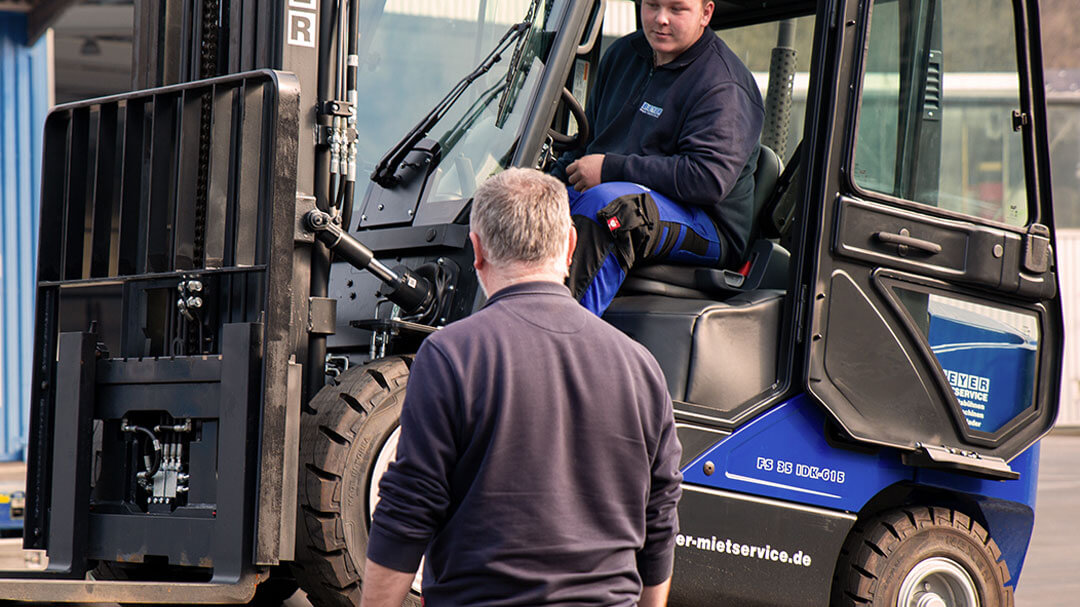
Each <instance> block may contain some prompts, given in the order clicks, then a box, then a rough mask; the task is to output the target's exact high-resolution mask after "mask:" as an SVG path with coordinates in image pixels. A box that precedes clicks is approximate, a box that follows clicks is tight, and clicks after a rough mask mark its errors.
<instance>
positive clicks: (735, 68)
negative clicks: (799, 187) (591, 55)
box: [552, 29, 765, 263]
mask: <svg viewBox="0 0 1080 607" xmlns="http://www.w3.org/2000/svg"><path fill="white" fill-rule="evenodd" d="M586 106H587V107H586V113H585V114H586V117H587V118H588V120H589V124H590V126H591V127H592V132H593V135H592V136H591V138H590V140H589V141H588V143H587V145H586V147H585V148H584V149H578V150H572V151H570V152H568V153H566V154H564V155H563V156H562V157H561V158H559V160H558V162H557V163H556V166H555V168H554V169H553V170H552V174H553V175H555V176H556V177H558V178H560V179H562V180H563V181H565V180H566V167H567V166H569V165H570V163H571V162H573V161H574V160H576V159H577V158H580V157H581V156H584V155H585V154H604V165H603V168H602V170H601V181H604V182H609V181H631V182H634V183H639V184H641V185H643V186H646V187H648V188H651V189H654V190H656V191H657V192H660V193H661V194H664V195H665V196H667V197H669V198H671V199H672V200H675V201H677V202H681V203H683V204H687V205H695V206H700V207H704V208H705V211H706V212H707V213H708V214H709V216H710V217H711V218H712V220H713V221H714V222H716V225H717V227H718V228H719V229H720V231H721V233H722V234H723V235H724V236H726V237H727V238H728V241H729V242H730V244H731V247H730V250H732V251H734V257H736V258H737V259H728V260H727V262H728V263H739V262H741V261H742V254H743V253H744V252H745V250H746V247H747V244H748V240H749V237H750V227H751V222H752V221H753V211H754V175H753V173H754V169H755V168H756V167H757V154H758V140H759V138H760V137H761V126H762V122H763V121H764V116H765V111H764V107H763V105H762V101H761V93H760V92H759V90H758V86H757V83H756V82H755V80H754V76H753V74H751V73H750V70H748V69H747V68H746V66H745V65H743V63H742V62H741V61H740V60H739V58H738V57H737V56H736V55H735V53H733V52H732V51H731V49H729V48H728V47H727V45H726V44H724V42H723V40H721V39H720V38H719V37H717V36H716V34H714V33H713V32H712V31H711V30H709V29H706V30H705V33H704V34H702V36H701V38H700V39H699V40H698V41H697V42H695V43H694V45H693V46H691V47H690V48H688V49H687V50H686V51H684V52H683V53H682V54H681V55H679V56H678V57H677V58H675V60H673V61H671V62H670V63H666V64H664V65H661V66H659V67H654V66H653V52H652V47H650V46H649V42H648V40H646V39H645V34H643V33H642V32H640V31H639V32H635V33H633V34H630V35H628V36H624V37H622V38H620V39H619V40H617V41H615V43H614V44H612V45H611V48H610V49H608V51H607V54H606V55H604V59H603V60H602V61H601V62H600V68H599V70H598V72H597V76H596V83H595V85H594V86H593V89H592V94H591V96H590V97H589V100H588V103H587V104H586Z"/></svg>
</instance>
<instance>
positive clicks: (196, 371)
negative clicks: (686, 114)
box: [0, 0, 1064, 607]
mask: <svg viewBox="0 0 1080 607" xmlns="http://www.w3.org/2000/svg"><path fill="white" fill-rule="evenodd" d="M636 11H637V7H636V6H635V5H634V3H633V2H629V1H627V0H458V1H453V2H450V1H447V0H429V1H426V2H425V1H406V0H336V1H335V0H287V1H286V2H284V3H279V2H275V3H266V2H263V1H261V0H198V1H185V2H149V1H146V0H137V2H136V7H135V21H136V23H135V43H134V50H133V58H132V61H133V63H132V65H133V67H134V70H133V73H134V77H133V86H132V89H133V90H132V92H129V93H123V94H118V95H113V96H110V97H104V98H99V99H92V100H87V101H79V102H75V103H70V104H65V105H62V106H58V107H56V108H55V109H54V110H53V111H52V112H51V113H50V114H49V117H48V119H47V121H46V125H45V131H44V148H43V155H44V157H43V187H42V195H41V201H40V210H41V213H40V217H41V225H40V249H39V255H38V270H37V283H36V285H37V292H36V297H37V299H36V321H35V323H36V324H35V338H34V349H33V356H34V359H33V361H32V366H33V390H32V395H31V398H32V400H31V403H30V407H31V421H30V424H31V427H30V443H29V446H28V470H27V484H26V496H25V505H24V516H25V523H24V545H25V547H26V548H28V549H37V550H45V551H46V552H47V555H48V567H47V568H46V569H44V570H42V571H32V572H13V571H8V572H0V597H3V598H5V599H10V600H17V601H34V602H45V603H65V602H82V603H86V602H112V603H115V602H120V603H138V604H197V603H213V604H220V603H234V604H250V605H279V604H281V602H282V601H283V600H284V599H285V598H287V597H288V596H290V595H291V594H293V593H294V592H295V591H296V590H297V588H300V589H303V590H304V591H305V592H306V593H307V596H308V599H309V600H310V601H311V602H312V604H314V605H317V606H320V607H322V606H327V607H329V606H342V607H344V606H350V605H356V604H358V601H359V599H360V596H361V594H362V592H363V580H362V573H363V569H364V555H365V551H366V545H367V539H368V536H367V534H368V527H369V524H370V516H371V513H372V511H373V510H374V507H375V504H376V503H377V501H378V480H379V478H380V477H381V475H382V473H383V472H384V471H385V470H386V468H387V466H388V465H389V463H390V462H392V461H393V459H394V453H395V449H396V444H397V438H398V433H399V430H398V419H399V414H400V410H401V405H402V401H403V398H404V394H405V389H406V386H407V382H408V377H409V366H410V364H411V362H412V357H413V354H414V353H415V352H416V351H417V348H418V347H419V344H420V343H421V342H422V341H423V340H424V339H425V337H426V336H427V335H430V334H431V333H433V332H435V331H438V330H439V329H440V328H441V327H443V326H445V325H446V324H448V323H451V322H453V321H455V320H457V319H460V318H463V317H465V316H467V315H469V314H470V313H471V312H473V311H474V310H476V309H478V308H479V307H480V306H481V305H483V303H484V296H483V293H482V292H481V290H480V289H479V288H478V286H479V285H478V281H477V278H476V274H475V272H474V270H473V268H472V254H471V251H470V245H469V240H468V237H467V236H468V220H469V208H470V200H471V196H472V194H473V192H474V191H475V189H476V187H477V184H479V183H481V182H483V180H484V179H486V178H487V177H489V176H491V175H492V174H495V173H497V172H499V171H501V170H503V169H505V168H507V167H511V166H523V167H535V168H539V169H544V168H546V167H547V166H549V165H550V164H551V163H552V162H553V160H554V159H555V158H556V156H557V155H558V154H559V153H560V152H561V151H563V150H566V149H571V148H573V147H575V146H577V145H580V144H581V142H583V141H584V140H586V139H587V137H588V133H589V129H590V125H589V124H588V121H587V119H586V116H585V113H584V111H583V109H582V108H583V106H584V105H585V104H587V103H588V100H587V97H588V94H589V90H590V86H591V85H592V83H593V76H594V75H595V73H596V69H595V68H596V65H597V63H598V61H599V59H600V57H601V54H602V51H603V47H604V45H605V44H606V42H607V41H608V40H609V39H610V38H612V37H613V36H615V35H618V34H622V33H628V32H630V31H633V29H634V28H635V27H640V19H639V18H638V19H637V20H636V21H635V15H636ZM711 28H712V29H713V30H715V31H716V33H717V34H718V35H719V36H721V37H723V38H724V39H725V40H726V41H727V42H728V44H729V46H731V47H732V48H733V49H734V50H735V51H736V52H737V53H739V54H740V57H742V58H743V59H744V61H745V62H746V63H747V64H748V65H749V66H750V67H751V69H752V70H754V71H755V73H756V74H758V75H759V76H760V81H761V83H762V88H763V90H765V91H766V93H767V94H766V96H765V99H766V124H765V129H764V132H763V134H762V155H761V160H759V166H758V169H757V173H756V174H755V184H756V194H755V218H754V229H753V234H752V244H751V246H750V251H749V254H748V256H747V259H746V260H745V264H744V265H743V266H742V267H741V268H740V269H739V270H738V271H735V270H730V269H718V268H706V267H692V266H679V265H670V264H653V265H649V266H644V267H640V268H635V269H634V270H633V272H632V273H631V275H630V276H629V277H628V279H627V281H626V283H625V285H624V286H623V288H622V290H621V291H620V293H619V295H618V296H617V297H616V299H615V301H614V302H613V304H612V305H611V307H610V308H609V309H608V310H607V311H606V313H605V315H604V319H605V320H606V321H608V322H609V323H611V324H612V325H614V326H615V327H617V328H619V329H620V330H622V331H624V332H625V333H626V334H628V335H629V336H630V337H632V338H633V339H635V340H637V341H638V342H640V343H641V344H643V345H644V346H645V347H646V348H648V349H649V350H650V352H652V354H653V355H654V356H655V357H656V359H657V360H658V362H659V363H660V366H661V368H662V370H663V372H664V375H665V378H666V379H667V382H668V387H669V390H670V392H671V396H672V399H673V401H674V407H675V417H676V422H677V428H678V434H679V439H680V441H681V443H682V446H683V461H682V463H681V466H682V472H683V475H684V484H683V497H682V500H681V502H680V505H679V517H680V525H681V530H680V533H679V534H678V536H677V537H676V548H675V555H676V562H675V570H674V578H673V584H672V590H671V598H670V602H671V604H673V605H695V604H731V605H747V606H756V605H763V606H764V605H775V606H802V605H829V604H831V605H841V606H886V605H887V606H889V607H930V606H934V607H937V606H944V607H975V606H983V607H996V606H1011V605H1012V604H1013V593H1014V590H1015V588H1016V585H1017V583H1018V580H1019V577H1020V573H1021V570H1022V567H1023V562H1024V557H1025V554H1026V551H1027V547H1028V543H1029V541H1030V538H1031V532H1032V528H1033V524H1034V500H1035V491H1036V481H1037V476H1038V462H1039V439H1040V438H1041V437H1042V436H1043V435H1045V434H1046V433H1047V432H1048V431H1049V430H1050V429H1051V427H1052V426H1053V423H1054V420H1055V417H1056V415H1057V410H1058V396H1059V388H1060V376H1061V354H1062V341H1063V335H1064V330H1063V323H1062V314H1061V302H1060V299H1059V295H1058V288H1057V276H1056V272H1055V256H1054V243H1055V240H1054V229H1053V204H1052V198H1051V193H1050V191H1051V190H1050V168H1049V167H1050V162H1049V157H1048V145H1047V116H1046V104H1045V98H1044V93H1043V91H1044V87H1043V72H1042V63H1041V61H1042V60H1041V42H1040V35H1039V10H1038V2H1037V0H768V1H766V0H715V11H714V15H713V19H712V23H711ZM773 41H775V43H774V42H773ZM985 78H993V79H995V81H997V82H1002V83H1005V87H1006V88H1007V90H1008V94H1007V95H1005V98H1004V99H1001V96H1000V95H998V96H996V97H994V98H993V99H989V98H983V97H981V96H980V94H979V92H978V89H977V88H974V87H972V86H971V85H970V83H971V82H972V81H978V80H979V79H985ZM970 104H976V105H978V106H979V107H985V108H989V109H990V110H991V115H993V116H994V119H993V121H992V124H981V125H971V124H968V123H966V122H964V120H963V118H962V115H963V113H962V109H963V107H966V106H967V105H970ZM980 137H981V139H980ZM414 591H415V592H414V593H412V595H410V597H409V599H408V601H409V602H410V604H414V605H420V604H421V599H422V595H421V592H422V575H421V574H420V573H419V572H418V576H417V580H416V584H414Z"/></svg>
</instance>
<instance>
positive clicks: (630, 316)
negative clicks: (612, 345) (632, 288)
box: [604, 289, 784, 412]
mask: <svg viewBox="0 0 1080 607" xmlns="http://www.w3.org/2000/svg"><path fill="white" fill-rule="evenodd" d="M783 300H784V292H783V291H779V290H772V289H762V290H757V291H750V292H746V293H740V294H738V295H735V296H733V297H731V298H729V299H727V300H726V301H723V302H717V301H709V300H701V299H679V298H673V297H664V296H662V295H631V296H624V297H617V298H615V301H613V302H612V304H611V306H610V307H609V308H608V309H607V312H605V313H604V319H605V320H607V321H608V322H609V323H611V324H612V325H614V326H615V327H617V328H618V329H620V330H622V331H623V332H624V333H626V334H627V335H629V336H630V337H631V338H633V339H634V340H636V341H638V342H639V343H641V344H642V345H644V346H645V347H646V348H647V349H648V350H649V351H650V352H651V353H652V355H653V356H654V357H655V358H656V360H657V362H659V363H660V368H661V370H663V372H664V377H665V378H666V379H667V382H668V390H669V392H670V393H671V397H672V398H673V399H674V400H679V401H684V402H689V403H693V404H695V405H699V406H702V407H707V408H709V409H714V410H716V411H717V412H726V411H730V410H732V409H733V408H735V407H737V406H739V405H741V404H742V403H744V402H746V401H747V400H749V399H750V398H752V397H753V396H755V395H757V394H760V393H761V392H763V391H765V390H766V389H768V388H769V387H770V386H772V385H773V384H774V383H775V382H776V352H777V341H778V338H779V327H780V315H781V311H782V307H783Z"/></svg>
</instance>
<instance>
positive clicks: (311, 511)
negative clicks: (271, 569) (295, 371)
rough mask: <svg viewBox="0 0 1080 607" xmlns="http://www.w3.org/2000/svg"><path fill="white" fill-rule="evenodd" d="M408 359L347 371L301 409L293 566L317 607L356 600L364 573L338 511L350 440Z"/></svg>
mask: <svg viewBox="0 0 1080 607" xmlns="http://www.w3.org/2000/svg"><path fill="white" fill-rule="evenodd" d="M409 362H411V361H410V359H409V357H392V358H386V359H382V360H378V361H375V362H373V363H370V364H368V365H365V366H363V367H359V368H354V369H350V370H348V371H346V372H345V373H343V374H341V376H339V378H338V383H337V384H336V385H332V386H327V387H326V388H324V389H323V390H321V391H320V392H319V393H318V394H316V395H315V397H314V398H312V399H311V402H310V403H308V406H307V407H306V408H305V409H304V419H303V421H302V423H301V426H300V443H301V448H300V457H301V462H300V477H301V478H300V483H299V496H298V498H299V499H298V503H299V505H300V507H299V512H298V521H297V523H298V524H297V537H296V562H295V565H294V567H293V570H294V574H295V576H296V579H297V581H298V582H299V583H300V586H301V587H302V588H303V589H304V590H305V591H306V592H307V594H308V600H309V601H311V603H312V605H315V606H316V607H351V606H353V605H358V604H359V603H360V574H361V573H362V572H361V571H358V570H357V565H356V564H355V562H354V558H353V557H352V556H350V555H349V553H348V550H347V544H346V542H345V523H344V521H343V520H342V517H341V514H340V509H341V504H342V491H343V482H344V480H343V479H344V476H345V474H346V467H347V466H348V463H349V462H348V457H349V452H350V448H351V447H352V443H353V441H354V440H355V439H356V437H357V435H358V433H359V431H360V429H361V427H362V426H363V424H364V422H365V420H366V419H367V417H368V415H369V414H370V413H371V412H372V411H374V410H375V408H376V407H377V406H379V405H380V404H381V403H382V402H384V401H385V400H386V399H387V398H389V397H391V396H392V395H393V394H394V392H395V390H397V389H398V388H400V387H402V386H404V385H405V384H406V382H407V381H408V377H409ZM359 557H360V558H361V559H362V558H363V555H359ZM360 562H361V563H362V560H361V561H360Z"/></svg>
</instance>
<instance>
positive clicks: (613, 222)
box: [607, 217, 622, 232]
mask: <svg viewBox="0 0 1080 607" xmlns="http://www.w3.org/2000/svg"><path fill="white" fill-rule="evenodd" d="M607 227H608V229H609V230H611V231H612V232H614V231H615V230H618V229H619V228H620V227H622V224H621V223H619V218H618V217H612V218H611V219H609V220H607Z"/></svg>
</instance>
